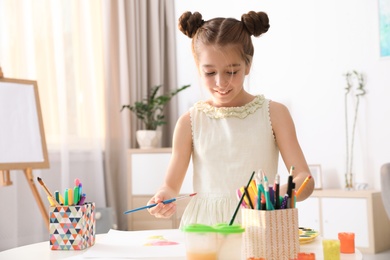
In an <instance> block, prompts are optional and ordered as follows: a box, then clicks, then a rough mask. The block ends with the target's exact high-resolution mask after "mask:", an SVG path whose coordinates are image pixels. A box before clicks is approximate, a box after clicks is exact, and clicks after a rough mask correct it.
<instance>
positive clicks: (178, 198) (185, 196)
mask: <svg viewBox="0 0 390 260" xmlns="http://www.w3.org/2000/svg"><path fill="white" fill-rule="evenodd" d="M195 195H196V193H192V194H188V195H183V196H180V197H177V198H173V199H169V200H164V201H162V202H160V203H163V204H169V203H172V202H174V201H177V200H181V199H185V198H188V197H192V196H195ZM158 204H159V203H154V204H150V205H146V206H143V207H139V208H136V209H131V210H128V211H125V212H124V213H123V214H129V213H132V212H136V211H139V210H143V209H149V208H153V207H155V206H157V205H158Z"/></svg>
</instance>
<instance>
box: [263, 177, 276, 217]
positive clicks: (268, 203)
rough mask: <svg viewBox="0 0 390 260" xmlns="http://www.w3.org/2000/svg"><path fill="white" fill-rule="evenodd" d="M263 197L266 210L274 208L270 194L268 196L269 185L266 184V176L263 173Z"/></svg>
mask: <svg viewBox="0 0 390 260" xmlns="http://www.w3.org/2000/svg"><path fill="white" fill-rule="evenodd" d="M264 197H265V206H266V209H267V210H274V209H275V208H274V206H273V205H272V202H271V199H270V196H269V186H268V178H267V176H265V174H264Z"/></svg>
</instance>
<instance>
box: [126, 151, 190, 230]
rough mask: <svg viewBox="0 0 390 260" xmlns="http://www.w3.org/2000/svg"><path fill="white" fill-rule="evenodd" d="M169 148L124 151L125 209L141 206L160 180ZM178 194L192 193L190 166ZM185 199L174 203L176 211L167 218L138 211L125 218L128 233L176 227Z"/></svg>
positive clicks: (158, 185)
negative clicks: (125, 174) (125, 152)
mask: <svg viewBox="0 0 390 260" xmlns="http://www.w3.org/2000/svg"><path fill="white" fill-rule="evenodd" d="M171 151H172V150H171V148H158V149H129V150H128V152H127V184H128V185H127V207H128V209H132V208H137V207H141V206H145V205H146V203H147V202H148V200H149V199H150V198H151V197H152V196H153V195H154V193H155V192H156V191H157V189H158V188H159V187H160V186H161V184H162V183H163V181H164V177H165V172H166V170H167V168H168V164H169V160H170V158H171ZM180 193H181V194H190V193H192V163H191V162H190V165H189V166H188V171H187V174H186V177H185V179H184V181H183V185H182V188H181V190H180ZM188 200H189V199H184V200H180V201H177V202H176V204H177V211H176V214H174V216H172V217H171V218H169V219H157V218H155V217H154V216H151V215H150V214H149V212H148V211H146V210H142V211H137V212H135V213H132V214H129V215H127V220H128V221H127V223H128V229H129V230H144V229H169V228H177V227H178V226H179V224H180V219H181V215H182V214H183V212H184V209H185V207H186V205H187V203H188Z"/></svg>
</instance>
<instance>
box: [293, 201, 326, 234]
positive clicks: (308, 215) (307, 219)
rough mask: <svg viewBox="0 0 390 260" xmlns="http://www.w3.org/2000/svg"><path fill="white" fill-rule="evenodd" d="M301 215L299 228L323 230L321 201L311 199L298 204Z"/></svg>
mask: <svg viewBox="0 0 390 260" xmlns="http://www.w3.org/2000/svg"><path fill="white" fill-rule="evenodd" d="M297 206H298V214H299V218H298V220H299V226H300V227H307V228H313V229H314V230H321V223H320V211H319V209H320V199H319V198H315V197H310V198H308V199H306V200H304V201H302V202H298V203H297Z"/></svg>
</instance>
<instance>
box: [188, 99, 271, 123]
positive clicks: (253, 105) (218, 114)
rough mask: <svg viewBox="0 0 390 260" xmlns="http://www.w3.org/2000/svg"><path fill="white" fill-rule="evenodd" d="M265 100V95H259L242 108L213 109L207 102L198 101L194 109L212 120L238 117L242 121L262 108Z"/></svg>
mask: <svg viewBox="0 0 390 260" xmlns="http://www.w3.org/2000/svg"><path fill="white" fill-rule="evenodd" d="M264 100H265V98H264V95H257V96H255V98H254V99H253V100H252V101H251V102H249V103H247V104H245V105H243V106H240V107H213V106H212V105H210V104H209V103H207V102H205V101H198V102H197V103H195V105H194V108H195V109H196V110H198V111H202V112H204V113H205V114H206V115H207V116H208V117H210V118H215V119H219V118H227V117H238V118H241V119H242V118H245V117H247V116H248V115H250V114H253V113H255V112H256V110H258V109H259V108H261V107H262V106H263V103H264Z"/></svg>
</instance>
